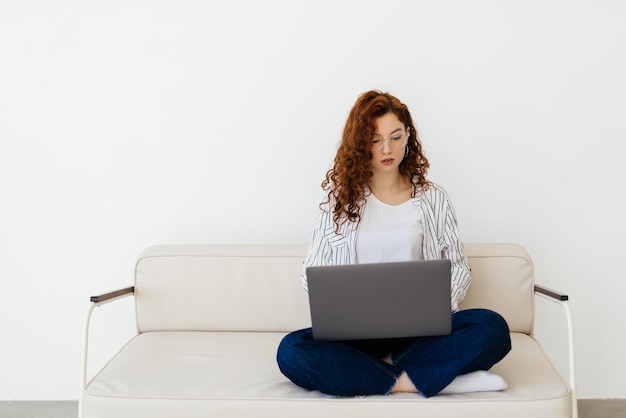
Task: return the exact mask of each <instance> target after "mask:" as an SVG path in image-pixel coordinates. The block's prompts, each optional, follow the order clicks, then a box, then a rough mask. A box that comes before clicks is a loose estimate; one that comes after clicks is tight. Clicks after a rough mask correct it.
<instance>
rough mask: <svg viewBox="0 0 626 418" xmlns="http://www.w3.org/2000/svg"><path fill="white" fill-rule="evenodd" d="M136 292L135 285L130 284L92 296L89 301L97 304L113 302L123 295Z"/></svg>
mask: <svg viewBox="0 0 626 418" xmlns="http://www.w3.org/2000/svg"><path fill="white" fill-rule="evenodd" d="M134 293H135V286H130V287H127V288H124V289H120V290H115V291H113V292H108V293H103V294H101V295H97V296H92V297H91V298H90V299H89V301H90V302H93V303H96V304H102V303H105V302H111V301H113V300H114V299H117V298H120V297H123V296H128V295H131V294H134Z"/></svg>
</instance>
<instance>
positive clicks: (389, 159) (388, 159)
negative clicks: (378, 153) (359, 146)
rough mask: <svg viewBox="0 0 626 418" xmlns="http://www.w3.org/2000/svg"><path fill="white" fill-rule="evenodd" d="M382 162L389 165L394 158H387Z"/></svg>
mask: <svg viewBox="0 0 626 418" xmlns="http://www.w3.org/2000/svg"><path fill="white" fill-rule="evenodd" d="M380 163H381V164H384V165H389V164H391V163H393V158H385V159H384V160H382V161H381V162H380Z"/></svg>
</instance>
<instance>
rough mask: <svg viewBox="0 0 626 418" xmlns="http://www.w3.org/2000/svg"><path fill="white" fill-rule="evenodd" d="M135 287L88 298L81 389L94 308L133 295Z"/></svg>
mask: <svg viewBox="0 0 626 418" xmlns="http://www.w3.org/2000/svg"><path fill="white" fill-rule="evenodd" d="M134 293H135V287H134V286H130V287H126V288H124V289H119V290H114V291H112V292H108V293H103V294H100V295H96V296H91V297H90V298H89V302H90V303H89V309H88V311H87V319H86V321H85V331H84V340H83V364H82V389H83V390H84V389H85V388H86V386H87V360H88V354H89V330H90V326H91V316H92V313H93V311H94V309H95V308H98V307H100V306H102V305H104V304H107V303H109V302H113V301H116V300H119V299H121V298H124V297H126V296H131V295H134ZM81 409H82V402H79V416H82V410H81Z"/></svg>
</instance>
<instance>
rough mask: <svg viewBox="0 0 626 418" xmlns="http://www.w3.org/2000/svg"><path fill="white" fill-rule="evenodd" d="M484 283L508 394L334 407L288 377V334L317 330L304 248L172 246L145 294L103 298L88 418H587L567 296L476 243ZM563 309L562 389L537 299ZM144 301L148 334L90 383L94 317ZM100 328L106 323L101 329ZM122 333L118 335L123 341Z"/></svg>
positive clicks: (144, 270)
mask: <svg viewBox="0 0 626 418" xmlns="http://www.w3.org/2000/svg"><path fill="white" fill-rule="evenodd" d="M465 247H466V251H467V255H468V257H469V263H470V268H471V272H472V277H473V281H472V284H471V286H470V289H469V291H468V294H467V296H466V298H465V299H464V301H463V304H462V305H461V309H468V308H475V307H484V308H489V309H492V310H495V311H496V312H499V313H500V314H501V315H502V316H503V317H504V318H505V319H506V320H507V322H508V325H509V327H510V331H511V339H512V346H513V348H512V350H511V352H510V353H509V354H508V355H507V356H506V357H505V358H504V359H503V360H502V361H501V362H499V363H498V364H496V365H495V366H494V367H493V368H492V372H494V373H496V374H498V375H500V376H502V377H503V378H504V379H505V380H506V381H507V383H508V388H507V389H506V390H504V391H502V392H480V393H467V394H455V395H437V396H433V397H431V398H428V399H426V398H423V397H421V396H419V395H416V394H404V393H403V394H393V395H389V396H368V397H354V398H345V397H333V396H328V395H324V394H322V393H320V392H318V391H310V390H305V389H302V388H300V387H297V386H295V385H294V384H292V383H291V382H290V381H288V380H287V379H286V378H285V377H284V376H283V375H282V374H281V373H280V371H279V370H278V367H277V364H276V349H277V347H278V344H279V342H280V340H281V338H282V337H283V336H284V335H285V334H286V333H288V332H290V331H293V330H296V329H300V328H304V327H307V326H310V314H309V309H308V299H307V294H306V292H305V291H304V290H303V289H302V287H301V283H300V279H299V274H300V271H301V269H302V265H303V260H304V256H305V253H306V246H304V245H162V246H153V247H150V248H148V249H146V250H145V251H144V252H143V253H142V254H141V255H140V256H139V258H138V259H137V262H136V264H135V271H134V284H133V285H132V286H129V287H127V288H124V289H120V290H117V291H113V292H108V293H104V294H101V295H98V296H92V297H91V299H90V302H89V303H90V306H89V310H88V314H87V320H86V329H85V333H84V358H83V372H82V382H81V386H82V393H81V396H80V402H79V416H80V417H85V418H103V417H107V418H110V417H114V418H141V417H149V418H161V417H185V418H195V417H294V416H295V417H298V418H307V417H316V418H317V417H325V418H331V417H380V416H393V417H429V418H437V417H465V418H470V417H471V418H485V417H498V418H500V417H507V418H517V417H519V418H528V417H533V418H540V417H550V418H559V417H576V416H577V409H576V396H575V380H574V377H575V370H574V357H573V354H574V353H573V334H572V327H571V315H570V312H569V307H568V302H567V299H568V298H567V295H564V294H561V293H558V292H555V291H552V290H550V289H547V288H545V287H542V286H538V285H536V284H535V283H534V270H533V264H532V261H531V258H530V257H529V255H528V253H527V252H526V251H525V250H524V248H523V247H521V246H520V245H517V244H503V243H496V244H466V246H465ZM538 296H540V297H544V298H546V299H548V300H550V301H553V302H555V303H556V304H558V305H560V306H562V307H563V313H564V315H565V318H566V319H567V321H564V323H566V324H567V327H568V334H567V335H568V338H569V342H568V344H569V347H570V352H569V353H568V354H569V358H570V370H569V379H568V380H565V379H564V378H562V377H561V376H560V375H559V373H558V372H557V370H556V369H555V368H554V366H553V365H552V363H551V362H550V360H549V359H548V357H547V356H546V354H545V353H544V351H543V350H542V347H541V345H540V342H539V341H538V340H537V339H536V338H535V337H534V336H533V325H534V321H535V309H534V306H535V305H534V304H535V298H536V297H538ZM125 297H133V298H134V308H135V318H128V320H129V321H132V320H133V319H134V320H135V321H136V328H137V333H136V335H134V336H133V337H132V338H131V339H130V340H129V341H128V342H126V344H124V345H123V346H122V347H121V348H120V349H119V351H118V352H117V354H115V355H114V356H112V358H110V360H109V361H108V362H106V364H105V365H104V366H103V367H102V368H101V369H100V370H97V371H96V372H94V373H91V374H93V376H87V374H88V373H87V370H88V368H89V355H90V352H91V351H93V349H94V348H93V347H90V346H89V344H90V342H91V341H90V332H92V331H93V330H92V329H91V328H92V326H93V323H94V321H93V314H94V312H95V309H96V308H99V307H106V309H103V310H98V312H102V313H98V319H101V318H106V316H105V315H106V311H108V310H110V309H113V308H112V307H113V306H115V304H114V303H112V302H115V301H118V300H120V299H121V298H125ZM96 322H97V323H101V322H99V321H96ZM113 332H114V331H113Z"/></svg>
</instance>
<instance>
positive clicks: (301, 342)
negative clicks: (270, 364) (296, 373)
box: [276, 328, 312, 372]
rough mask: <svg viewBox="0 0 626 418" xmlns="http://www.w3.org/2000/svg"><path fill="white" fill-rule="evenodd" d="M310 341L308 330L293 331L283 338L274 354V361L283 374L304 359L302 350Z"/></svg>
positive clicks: (310, 334)
mask: <svg viewBox="0 0 626 418" xmlns="http://www.w3.org/2000/svg"><path fill="white" fill-rule="evenodd" d="M311 339H312V333H311V329H310V328H305V329H301V330H298V331H294V332H291V333H289V334H287V335H285V336H284V337H283V339H282V340H281V341H280V344H279V345H278V350H277V353H276V361H277V362H278V366H279V368H280V369H281V370H282V371H283V372H285V371H287V370H288V369H289V368H290V367H292V366H294V365H296V364H299V363H300V362H301V361H302V360H303V359H305V358H306V356H305V355H304V354H303V349H304V346H306V342H307V341H310V340H311Z"/></svg>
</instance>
